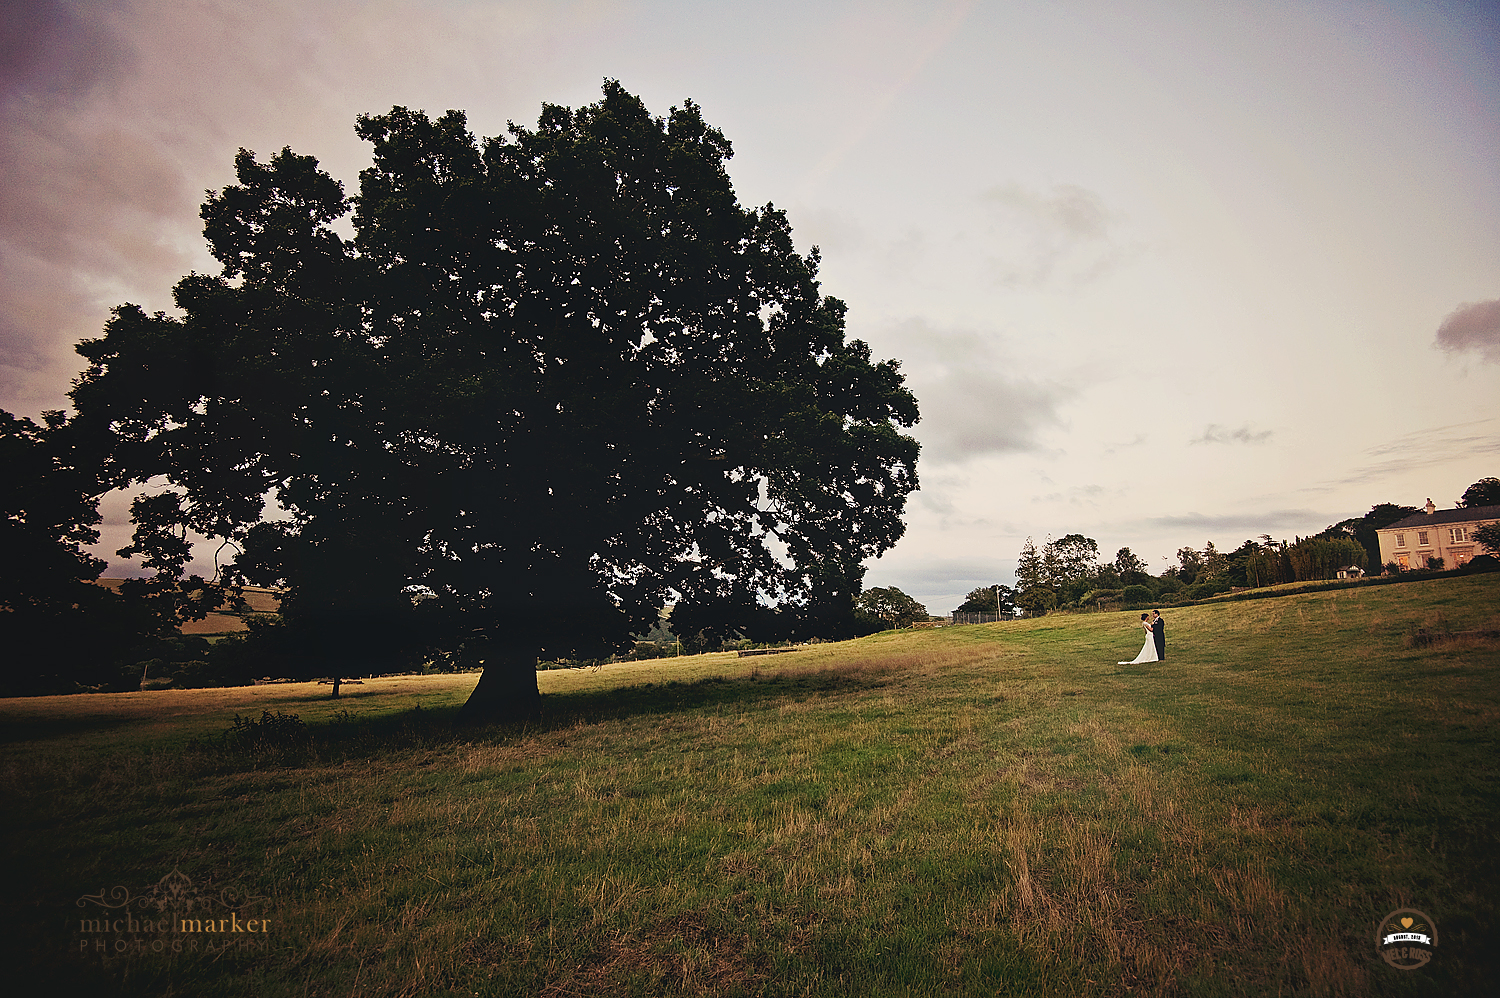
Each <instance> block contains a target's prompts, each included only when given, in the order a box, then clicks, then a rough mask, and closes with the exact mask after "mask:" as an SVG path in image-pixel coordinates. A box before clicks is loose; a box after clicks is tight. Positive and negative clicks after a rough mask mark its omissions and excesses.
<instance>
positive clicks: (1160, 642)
mask: <svg viewBox="0 0 1500 998" xmlns="http://www.w3.org/2000/svg"><path fill="white" fill-rule="evenodd" d="M1151 636H1152V637H1154V638H1155V639H1156V658H1157V661H1159V662H1165V661H1166V660H1167V622H1166V620H1164V619H1163V618H1161V617H1157V618H1156V619H1155V620H1154V621H1152V622H1151Z"/></svg>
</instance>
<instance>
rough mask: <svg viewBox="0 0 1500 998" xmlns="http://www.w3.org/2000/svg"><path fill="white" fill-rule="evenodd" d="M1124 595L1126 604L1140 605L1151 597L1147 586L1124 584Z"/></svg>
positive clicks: (1147, 601) (1148, 601)
mask: <svg viewBox="0 0 1500 998" xmlns="http://www.w3.org/2000/svg"><path fill="white" fill-rule="evenodd" d="M1124 596H1125V605H1126V606H1141V605H1142V604H1145V603H1150V602H1151V599H1152V597H1151V588H1150V587H1149V586H1126V587H1125V592H1124Z"/></svg>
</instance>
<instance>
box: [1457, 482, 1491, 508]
mask: <svg viewBox="0 0 1500 998" xmlns="http://www.w3.org/2000/svg"><path fill="white" fill-rule="evenodd" d="M1458 505H1459V507H1460V508H1463V507H1469V506H1500V478H1493V477H1491V478H1481V479H1480V480H1479V481H1477V482H1475V483H1474V484H1473V485H1470V486H1469V487H1468V488H1466V489H1464V494H1463V498H1461V499H1459V500H1458Z"/></svg>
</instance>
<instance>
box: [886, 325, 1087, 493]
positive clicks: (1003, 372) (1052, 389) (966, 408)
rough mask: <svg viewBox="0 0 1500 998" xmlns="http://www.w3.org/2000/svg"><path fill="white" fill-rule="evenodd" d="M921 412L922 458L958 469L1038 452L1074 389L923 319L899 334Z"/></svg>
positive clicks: (986, 345)
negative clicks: (987, 458) (986, 458)
mask: <svg viewBox="0 0 1500 998" xmlns="http://www.w3.org/2000/svg"><path fill="white" fill-rule="evenodd" d="M895 338H896V339H898V340H899V341H900V342H901V343H902V346H903V349H902V351H901V355H902V356H903V357H906V358H909V360H908V363H907V373H908V379H909V383H910V386H911V388H912V391H913V392H914V393H915V394H916V396H917V401H918V402H919V404H920V405H921V408H922V422H921V423H920V424H919V425H918V427H917V436H918V438H919V439H920V440H921V441H922V446H923V451H922V456H923V458H924V460H927V461H931V462H934V463H938V464H957V463H961V462H964V461H968V460H971V459H973V458H976V457H980V456H983V455H986V454H1016V453H1024V452H1028V451H1036V450H1039V449H1040V443H1039V437H1040V434H1041V433H1042V431H1043V430H1045V429H1046V428H1047V427H1050V426H1059V425H1061V423H1062V420H1061V419H1060V417H1059V415H1058V408H1059V406H1061V405H1062V404H1063V403H1064V402H1065V401H1067V400H1068V399H1070V398H1072V397H1073V395H1074V392H1073V390H1072V389H1070V388H1068V387H1066V386H1064V385H1060V384H1057V383H1055V382H1050V381H1043V380H1039V379H1036V378H1032V377H1029V376H1026V375H1023V374H1019V373H1016V372H1015V369H1014V368H1013V366H1012V365H1010V364H1008V363H1007V362H1006V361H1005V359H1004V358H1003V357H1002V356H1001V355H1000V353H999V352H998V351H997V349H996V348H995V346H994V344H993V343H992V342H990V340H988V339H986V338H985V337H981V336H979V335H977V334H975V333H971V332H948V331H939V330H933V329H930V328H928V327H927V326H926V324H925V323H924V322H923V321H922V320H920V319H914V320H910V321H908V322H906V323H904V324H902V326H901V327H899V328H898V329H897V330H896V331H895Z"/></svg>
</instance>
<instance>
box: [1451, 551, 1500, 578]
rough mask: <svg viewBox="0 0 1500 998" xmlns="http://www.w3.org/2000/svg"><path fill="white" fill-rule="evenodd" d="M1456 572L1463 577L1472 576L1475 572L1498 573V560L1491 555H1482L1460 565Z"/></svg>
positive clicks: (1499, 568) (1499, 561) (1499, 562)
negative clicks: (1460, 573)
mask: <svg viewBox="0 0 1500 998" xmlns="http://www.w3.org/2000/svg"><path fill="white" fill-rule="evenodd" d="M1458 570H1459V571H1460V572H1462V573H1463V574H1464V575H1473V574H1474V573H1476V572H1500V558H1496V557H1495V556H1494V555H1492V554H1482V555H1480V556H1479V557H1477V558H1472V559H1470V560H1469V562H1468V563H1467V564H1465V565H1462V566H1461V567H1460V568H1459V569H1458Z"/></svg>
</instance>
